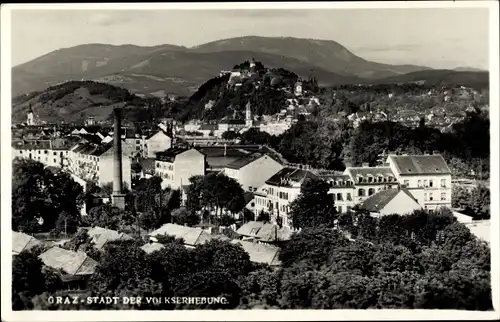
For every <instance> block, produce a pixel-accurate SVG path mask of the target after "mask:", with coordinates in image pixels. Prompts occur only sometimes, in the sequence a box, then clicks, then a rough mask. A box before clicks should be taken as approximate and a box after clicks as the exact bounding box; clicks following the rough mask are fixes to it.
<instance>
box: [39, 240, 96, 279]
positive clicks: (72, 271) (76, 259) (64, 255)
mask: <svg viewBox="0 0 500 322" xmlns="http://www.w3.org/2000/svg"><path fill="white" fill-rule="evenodd" d="M39 258H40V259H41V260H42V262H43V263H44V264H45V265H46V266H49V267H52V268H54V269H62V270H63V271H64V272H65V273H66V274H69V275H91V274H93V273H94V272H95V269H96V267H97V262H96V261H95V260H93V259H92V258H90V257H88V256H87V254H85V253H84V252H73V251H70V250H67V249H63V248H60V247H57V246H54V247H52V248H50V249H49V250H47V251H46V252H45V253H42V254H41V255H40V256H39Z"/></svg>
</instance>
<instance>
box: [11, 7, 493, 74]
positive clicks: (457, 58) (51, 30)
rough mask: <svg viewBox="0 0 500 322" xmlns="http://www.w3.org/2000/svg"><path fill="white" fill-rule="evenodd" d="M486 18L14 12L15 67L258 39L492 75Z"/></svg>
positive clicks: (392, 12) (341, 12)
mask: <svg viewBox="0 0 500 322" xmlns="http://www.w3.org/2000/svg"><path fill="white" fill-rule="evenodd" d="M450 10H451V11H452V12H453V14H450V12H449V11H450ZM374 12H375V13H376V14H374ZM488 18H489V17H488V9H487V8H432V9H431V8H427V9H423V8H416V9H378V10H376V11H373V10H372V9H348V10H347V9H326V10H325V9H323V10H320V9H307V10H302V9H283V10H278V9H259V10H257V9H256V10H253V9H252V10H233V9H231V10H229V9H226V10H155V11H153V10H76V9H75V10H43V11H42V10H13V11H12V16H11V21H12V30H11V31H12V51H11V52H12V66H17V65H20V64H23V63H26V62H28V61H31V60H33V59H35V58H38V57H40V56H43V55H45V54H48V53H50V52H53V51H55V50H58V49H63V48H70V47H74V46H78V45H83V44H95V43H100V44H110V45H126V44H131V45H137V46H158V45H163V44H171V45H177V46H185V47H188V48H189V47H193V46H197V45H201V44H205V43H208V42H212V41H217V40H224V39H230V38H238V37H245V36H260V37H284V38H287V37H292V38H302V39H314V40H331V41H335V42H338V43H339V44H341V45H342V46H344V47H345V48H346V49H348V50H349V51H351V52H352V53H354V54H355V55H357V56H360V57H362V58H364V59H367V60H371V61H374V62H379V63H387V64H414V65H422V66H426V67H431V68H436V69H453V68H457V67H472V68H478V69H483V70H488V68H489V63H488V60H489V57H488V56H489V55H488V52H489V47H488V43H489V39H488V37H489V35H488V27H489V23H488V22H489V19H488ZM214 21H217V23H214ZM422 21H425V24H422V23H421V22H422ZM463 21H468V22H469V23H467V24H464V23H463ZM70 22H71V24H72V26H74V27H73V28H63V27H62V26H63V25H67V24H68V23H70ZM179 24H182V25H183V28H182V32H179V30H178V29H177V28H172V27H174V26H177V25H179ZM200 25H203V26H204V27H203V30H202V31H200V30H199V26H200ZM228 25H230V26H231V28H227V26H228ZM395 25H397V26H398V28H394V26H395ZM75 30H78V32H75ZM124 30H127V32H123V31H124ZM145 33H147V34H148V37H144V36H143V35H144V34H145Z"/></svg>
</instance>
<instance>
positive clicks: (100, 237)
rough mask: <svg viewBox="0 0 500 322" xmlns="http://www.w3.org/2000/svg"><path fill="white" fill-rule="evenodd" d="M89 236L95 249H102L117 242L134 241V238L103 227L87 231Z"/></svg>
mask: <svg viewBox="0 0 500 322" xmlns="http://www.w3.org/2000/svg"><path fill="white" fill-rule="evenodd" d="M87 234H88V235H89V236H90V237H91V238H92V241H93V242H94V247H95V248H97V249H102V248H103V247H104V245H106V243H107V242H110V241H115V240H132V239H133V238H132V237H131V236H129V235H127V234H125V233H120V232H118V231H116V230H111V229H107V228H102V227H93V228H91V229H89V230H88V231H87Z"/></svg>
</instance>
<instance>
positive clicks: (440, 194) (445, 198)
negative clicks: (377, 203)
mask: <svg viewBox="0 0 500 322" xmlns="http://www.w3.org/2000/svg"><path fill="white" fill-rule="evenodd" d="M386 163H387V164H389V166H390V168H391V170H392V172H393V173H394V174H395V177H396V180H397V181H398V182H399V183H400V184H401V185H403V186H404V187H405V188H406V189H408V191H409V192H410V193H411V194H412V195H413V197H414V198H415V199H416V200H417V201H418V203H419V204H421V205H422V206H423V207H424V208H425V209H429V210H435V209H438V208H441V207H447V208H451V190H452V183H451V170H450V168H449V167H448V165H447V164H446V161H445V160H444V158H443V157H442V156H441V155H439V154H433V155H389V156H388V157H387V161H386Z"/></svg>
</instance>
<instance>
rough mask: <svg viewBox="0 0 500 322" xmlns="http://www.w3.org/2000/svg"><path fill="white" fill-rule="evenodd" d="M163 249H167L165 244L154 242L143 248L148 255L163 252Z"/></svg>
mask: <svg viewBox="0 0 500 322" xmlns="http://www.w3.org/2000/svg"><path fill="white" fill-rule="evenodd" d="M163 247H165V246H164V245H163V244H160V243H156V242H153V243H147V244H145V245H143V246H141V249H142V250H143V251H145V252H146V253H148V254H151V253H152V252H154V251H157V250H161V249H162V248H163Z"/></svg>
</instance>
